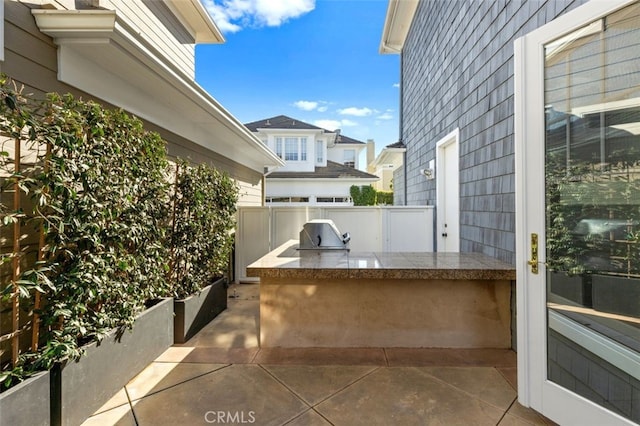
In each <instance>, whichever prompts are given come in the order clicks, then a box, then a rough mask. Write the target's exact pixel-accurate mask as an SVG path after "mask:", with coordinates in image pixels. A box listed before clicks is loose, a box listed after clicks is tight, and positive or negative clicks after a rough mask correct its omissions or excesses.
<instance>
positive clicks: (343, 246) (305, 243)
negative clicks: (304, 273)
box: [299, 219, 351, 250]
mask: <svg viewBox="0 0 640 426" xmlns="http://www.w3.org/2000/svg"><path fill="white" fill-rule="evenodd" d="M349 240H351V236H350V235H349V233H348V232H346V233H344V234H342V233H340V231H338V228H337V227H336V224H335V223H333V221H332V220H329V219H315V220H311V221H309V222H307V223H305V224H304V226H303V227H302V231H300V247H299V249H300V250H349Z"/></svg>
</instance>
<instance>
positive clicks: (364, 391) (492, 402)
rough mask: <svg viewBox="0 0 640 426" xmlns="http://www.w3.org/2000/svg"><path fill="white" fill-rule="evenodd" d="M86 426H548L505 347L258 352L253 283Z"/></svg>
mask: <svg viewBox="0 0 640 426" xmlns="http://www.w3.org/2000/svg"><path fill="white" fill-rule="evenodd" d="M234 294H235V295H236V296H238V297H236V298H230V299H229V307H228V309H227V310H226V311H224V312H223V313H222V314H220V315H219V316H218V317H217V318H216V319H215V320H214V321H213V322H212V323H210V324H209V325H208V326H207V327H205V328H204V329H203V330H202V331H201V332H200V333H198V334H197V335H196V336H194V337H193V338H192V339H191V340H190V341H189V342H187V343H185V344H182V345H174V346H173V347H171V348H169V349H168V350H167V351H166V352H165V353H164V354H162V355H161V356H160V357H159V358H158V359H156V360H155V361H154V362H153V363H151V365H149V366H148V367H147V368H146V369H145V370H144V371H142V372H141V373H140V374H139V375H138V376H137V377H135V378H134V379H133V380H131V382H129V383H128V384H127V385H126V386H125V387H124V388H123V389H122V390H121V391H120V392H118V393H117V394H116V395H114V397H113V398H112V399H111V400H110V401H109V402H107V403H106V404H105V405H104V406H103V407H102V408H101V409H100V410H98V411H97V412H96V413H95V414H94V415H93V416H92V417H90V418H89V419H87V421H86V422H85V423H84V424H85V425H101V426H103V425H141V426H147V425H149V426H152V425H153V426H158V425H199V424H202V425H206V424H255V425H291V426H297V425H311V426H314V425H336V426H343V425H344V426H353V425H402V426H405V425H505V426H506V425H548V424H553V423H552V422H550V421H549V420H548V419H545V418H544V417H542V416H541V415H539V414H538V413H536V412H535V411H533V410H530V409H527V408H524V407H522V406H521V405H520V404H518V402H517V401H516V397H517V395H516V356H515V353H513V352H512V351H508V350H484V349H479V350H453V349H400V348H365V349H356V348H354V349H321V348H312V349H264V348H263V349H261V348H259V346H258V309H259V306H258V303H259V302H258V300H259V299H258V285H257V284H239V285H232V286H231V288H230V289H229V295H230V296H233V295H234Z"/></svg>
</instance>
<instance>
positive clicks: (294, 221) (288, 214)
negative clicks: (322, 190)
mask: <svg viewBox="0 0 640 426" xmlns="http://www.w3.org/2000/svg"><path fill="white" fill-rule="evenodd" d="M266 208H269V207H266ZM270 209H271V250H273V249H274V248H276V247H279V246H281V245H282V244H284V243H286V242H287V241H289V240H297V239H298V238H300V231H301V230H302V226H303V225H304V224H305V223H307V222H309V221H310V220H312V219H321V218H322V216H321V214H322V212H321V210H320V209H319V208H307V207H270Z"/></svg>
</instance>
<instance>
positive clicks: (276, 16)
mask: <svg viewBox="0 0 640 426" xmlns="http://www.w3.org/2000/svg"><path fill="white" fill-rule="evenodd" d="M202 4H203V5H204V6H205V8H206V9H207V10H208V11H209V14H210V15H211V17H212V18H213V20H214V22H215V23H216V25H217V26H218V28H220V31H222V32H237V31H240V30H241V29H242V28H244V27H248V26H249V27H264V26H267V27H278V26H280V25H282V24H283V23H285V22H286V21H288V20H289V19H295V18H297V17H299V16H302V15H304V14H305V13H308V12H311V11H312V10H313V9H314V8H315V0H202Z"/></svg>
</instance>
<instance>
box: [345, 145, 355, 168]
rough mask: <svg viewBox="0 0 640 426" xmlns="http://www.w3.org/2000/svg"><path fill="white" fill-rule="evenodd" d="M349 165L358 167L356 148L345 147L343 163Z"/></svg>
mask: <svg viewBox="0 0 640 426" xmlns="http://www.w3.org/2000/svg"><path fill="white" fill-rule="evenodd" d="M342 164H344V165H345V166H348V167H353V168H355V167H356V150H355V149H345V150H344V161H343V163H342Z"/></svg>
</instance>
